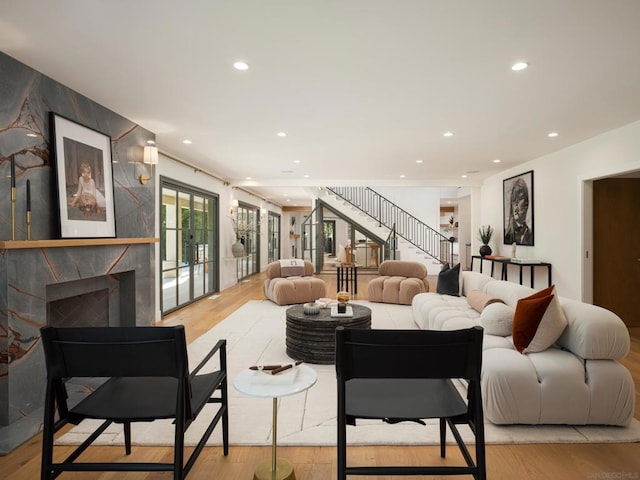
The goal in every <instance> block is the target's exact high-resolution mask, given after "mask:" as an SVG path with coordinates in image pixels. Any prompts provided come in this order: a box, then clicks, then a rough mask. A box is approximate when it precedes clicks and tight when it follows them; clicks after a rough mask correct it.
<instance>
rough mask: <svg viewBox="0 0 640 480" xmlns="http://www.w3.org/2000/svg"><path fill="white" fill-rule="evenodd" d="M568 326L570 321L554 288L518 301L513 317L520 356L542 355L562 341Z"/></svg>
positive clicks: (515, 341)
mask: <svg viewBox="0 0 640 480" xmlns="http://www.w3.org/2000/svg"><path fill="white" fill-rule="evenodd" d="M566 326H567V318H566V317H565V315H564V312H563V311H562V307H561V306H560V303H559V302H558V297H557V295H556V292H555V286H554V285H552V286H550V287H547V288H545V289H543V290H540V291H539V292H536V293H534V294H533V295H530V296H529V297H526V298H523V299H521V300H518V303H517V305H516V311H515V314H514V316H513V331H512V334H513V345H514V346H515V347H516V349H517V350H518V351H519V352H520V353H533V352H541V351H543V350H546V349H547V348H549V347H550V346H551V345H553V344H554V343H555V342H556V340H558V338H560V335H562V332H563V331H564V329H565V327H566Z"/></svg>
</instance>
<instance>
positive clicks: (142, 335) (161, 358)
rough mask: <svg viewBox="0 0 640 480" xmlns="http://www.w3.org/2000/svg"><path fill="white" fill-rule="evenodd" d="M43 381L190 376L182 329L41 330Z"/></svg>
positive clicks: (46, 328) (79, 328)
mask: <svg viewBox="0 0 640 480" xmlns="http://www.w3.org/2000/svg"><path fill="white" fill-rule="evenodd" d="M41 334H42V346H43V348H44V352H45V363H46V367H47V377H48V378H49V380H50V381H56V380H59V379H63V378H67V377H175V378H188V375H189V371H188V369H189V366H188V360H187V346H186V338H185V333H184V326H182V325H178V326H174V327H70V328H54V327H44V328H42V329H41Z"/></svg>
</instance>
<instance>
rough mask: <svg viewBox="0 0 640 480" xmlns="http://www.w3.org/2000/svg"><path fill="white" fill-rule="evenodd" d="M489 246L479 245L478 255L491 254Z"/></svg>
mask: <svg viewBox="0 0 640 480" xmlns="http://www.w3.org/2000/svg"><path fill="white" fill-rule="evenodd" d="M491 252H492V250H491V247H490V246H489V245H482V246H481V247H480V256H482V257H486V256H487V255H491Z"/></svg>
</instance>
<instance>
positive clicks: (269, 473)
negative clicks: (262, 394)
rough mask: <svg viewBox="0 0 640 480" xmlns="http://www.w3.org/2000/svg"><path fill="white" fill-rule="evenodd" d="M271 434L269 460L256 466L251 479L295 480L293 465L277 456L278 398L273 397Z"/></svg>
mask: <svg viewBox="0 0 640 480" xmlns="http://www.w3.org/2000/svg"><path fill="white" fill-rule="evenodd" d="M272 418H273V424H272V430H273V436H272V439H271V460H267V461H264V462H262V463H261V464H260V465H258V466H257V467H256V471H255V472H254V474H253V480H296V474H295V473H294V472H293V465H291V462H289V460H285V459H284V458H278V455H277V451H278V399H277V398H276V397H273V415H272Z"/></svg>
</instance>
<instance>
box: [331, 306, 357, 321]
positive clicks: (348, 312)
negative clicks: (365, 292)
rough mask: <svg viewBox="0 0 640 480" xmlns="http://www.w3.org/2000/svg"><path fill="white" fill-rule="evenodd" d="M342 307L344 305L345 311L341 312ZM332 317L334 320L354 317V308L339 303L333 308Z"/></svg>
mask: <svg viewBox="0 0 640 480" xmlns="http://www.w3.org/2000/svg"><path fill="white" fill-rule="evenodd" d="M341 305H344V311H341V310H340V306H341ZM331 317H332V318H340V317H345V318H349V317H353V308H352V307H351V305H347V304H346V303H338V304H337V305H333V306H332V307H331Z"/></svg>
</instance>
